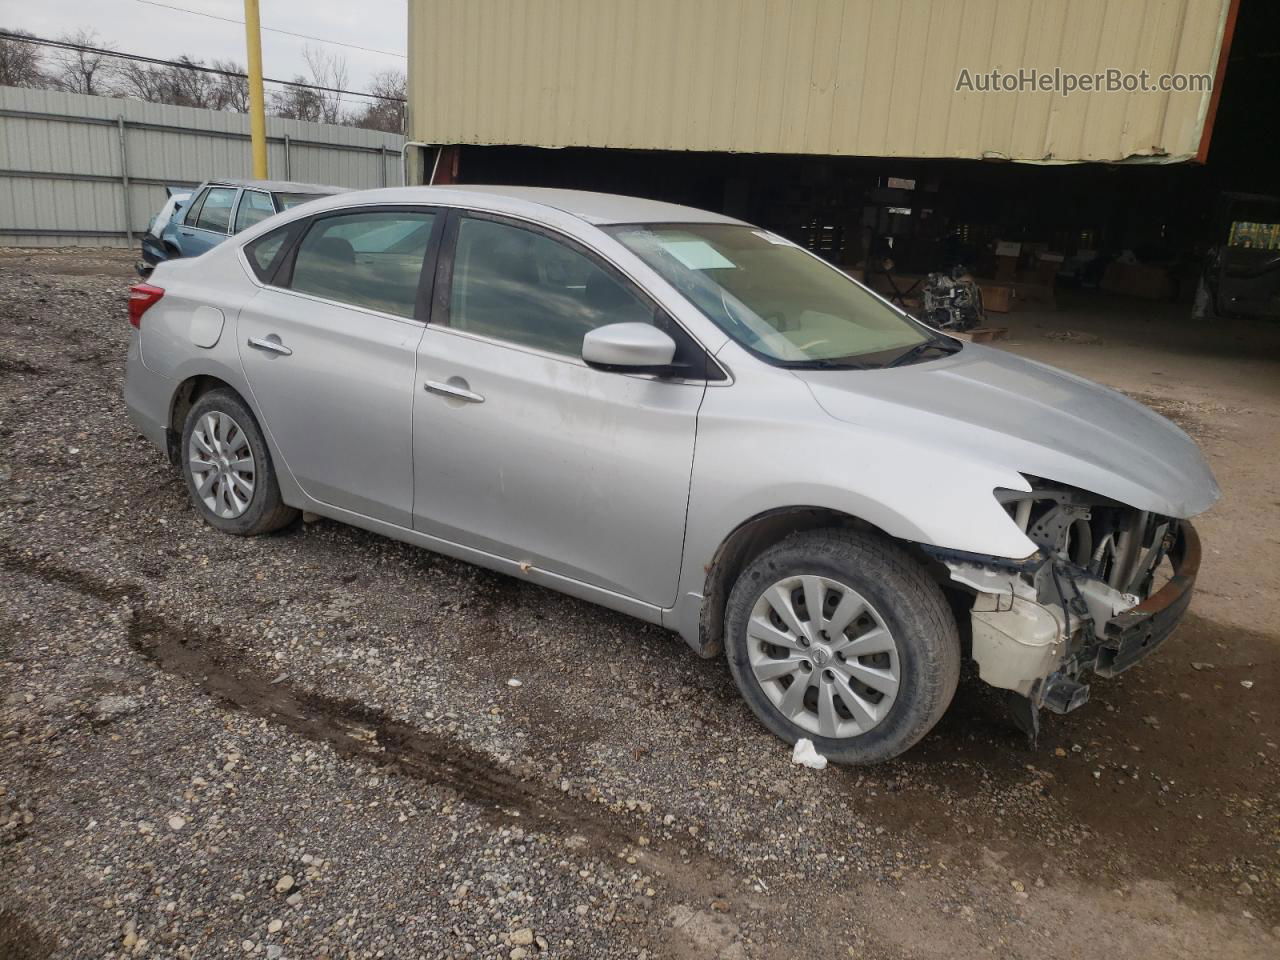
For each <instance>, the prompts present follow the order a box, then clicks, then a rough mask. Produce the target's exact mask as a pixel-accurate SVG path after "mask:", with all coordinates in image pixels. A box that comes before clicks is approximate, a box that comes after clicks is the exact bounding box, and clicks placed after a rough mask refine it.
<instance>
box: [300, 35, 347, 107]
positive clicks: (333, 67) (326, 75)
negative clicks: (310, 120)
mask: <svg viewBox="0 0 1280 960" xmlns="http://www.w3.org/2000/svg"><path fill="white" fill-rule="evenodd" d="M302 59H303V60H305V61H306V62H307V69H308V70H310V71H311V82H312V83H314V84H315V85H316V86H320V87H332V88H335V89H339V90H345V89H346V86H347V58H346V57H344V56H342V55H341V54H338V53H325V52H324V50H322V49H320V48H319V47H313V46H311V44H307V45H306V46H305V47H303V48H302ZM315 93H316V95H317V96H318V97H319V99H320V119H321V120H323V121H324V122H325V123H339V122H341V120H342V94H340V93H333V92H331V91H321V90H317V91H315Z"/></svg>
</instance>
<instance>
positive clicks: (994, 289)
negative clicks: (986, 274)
mask: <svg viewBox="0 0 1280 960" xmlns="http://www.w3.org/2000/svg"><path fill="white" fill-rule="evenodd" d="M978 286H979V289H981V290H982V307H983V309H984V310H986V311H987V313H1008V312H1009V311H1010V310H1012V309H1013V287H1009V286H1005V285H1004V284H999V283H983V284H979V285H978Z"/></svg>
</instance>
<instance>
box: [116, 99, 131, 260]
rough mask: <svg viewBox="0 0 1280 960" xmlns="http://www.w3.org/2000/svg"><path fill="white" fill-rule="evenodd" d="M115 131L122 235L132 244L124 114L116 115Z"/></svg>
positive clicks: (127, 153) (127, 152)
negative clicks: (122, 202) (122, 205)
mask: <svg viewBox="0 0 1280 960" xmlns="http://www.w3.org/2000/svg"><path fill="white" fill-rule="evenodd" d="M116 132H117V133H119V135H120V186H121V187H122V188H123V191H122V192H123V195H124V235H125V237H126V238H127V239H128V241H129V246H131V247H132V246H133V225H132V224H131V223H130V222H129V216H130V211H129V150H128V148H127V147H126V146H125V134H124V114H120V115H119V116H117V117H116Z"/></svg>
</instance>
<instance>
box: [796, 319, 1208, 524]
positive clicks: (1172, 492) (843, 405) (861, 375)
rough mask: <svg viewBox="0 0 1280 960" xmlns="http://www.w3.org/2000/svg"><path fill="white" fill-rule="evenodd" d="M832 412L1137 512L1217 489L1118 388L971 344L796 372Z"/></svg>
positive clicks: (1159, 509) (1174, 431)
mask: <svg viewBox="0 0 1280 960" xmlns="http://www.w3.org/2000/svg"><path fill="white" fill-rule="evenodd" d="M791 372H792V373H794V374H795V375H796V376H797V377H799V378H800V379H801V380H803V381H804V382H805V383H806V384H807V385H808V387H809V389H810V391H811V392H812V393H813V396H814V399H815V400H817V402H818V404H819V405H820V406H821V407H822V408H823V409H824V410H825V411H826V412H827V413H829V414H830V415H831V416H833V417H835V418H836V419H838V420H843V421H846V422H848V423H851V424H856V425H858V426H859V427H861V428H864V429H866V430H868V431H870V432H884V433H889V434H891V435H893V436H894V437H896V438H898V439H908V438H909V439H913V440H916V441H918V442H919V443H921V444H922V445H924V446H925V447H926V448H927V449H928V450H929V451H930V452H934V451H936V452H937V454H938V455H939V459H938V463H939V475H938V482H939V483H946V473H945V470H946V461H947V460H948V459H949V458H961V459H964V460H970V461H973V460H980V461H984V462H987V463H998V464H999V465H1001V466H1003V467H1006V468H1008V469H1010V470H1013V471H1017V472H1018V473H1023V474H1030V475H1033V476H1037V477H1042V478H1044V479H1046V480H1053V481H1057V482H1058V483H1064V484H1069V485H1071V486H1074V487H1079V488H1080V489H1082V490H1087V491H1089V492H1091V493H1097V494H1101V495H1102V496H1104V497H1110V498H1111V499H1113V500H1118V501H1120V502H1121V503H1125V504H1128V505H1130V506H1133V507H1136V508H1138V509H1140V510H1151V511H1154V512H1156V513H1160V514H1163V515H1165V516H1170V517H1179V518H1185V517H1191V516H1194V515H1195V514H1198V513H1201V512H1203V511H1204V510H1207V509H1208V508H1209V507H1210V506H1212V505H1213V504H1214V503H1215V502H1216V501H1217V499H1218V496H1219V492H1218V485H1217V483H1216V482H1215V481H1214V479H1213V474H1212V473H1211V472H1210V470H1209V466H1208V464H1207V463H1205V460H1204V457H1203V456H1202V455H1201V453H1200V450H1199V448H1198V447H1197V446H1196V444H1195V441H1193V440H1192V439H1191V438H1190V437H1189V436H1187V435H1186V434H1185V433H1184V432H1183V431H1182V430H1180V429H1179V428H1178V427H1176V426H1174V425H1173V424H1172V423H1170V422H1169V421H1168V420H1166V419H1165V418H1164V417H1162V416H1160V415H1159V414H1157V413H1155V412H1154V411H1152V410H1150V409H1148V408H1147V407H1144V406H1143V405H1142V404H1140V403H1137V402H1136V401H1134V400H1130V399H1129V398H1128V397H1126V396H1124V395H1123V394H1120V393H1117V392H1116V391H1114V390H1110V389H1108V388H1106V387H1103V386H1100V385H1098V384H1096V383H1093V382H1092V381H1089V380H1085V379H1084V378H1083V377H1077V376H1075V375H1073V374H1070V373H1066V372H1065V371H1062V370H1057V369H1055V368H1053V367H1050V366H1046V365H1045V364H1042V363H1036V362H1035V361H1033V360H1026V359H1023V358H1022V357H1017V356H1014V355H1013V354H1010V353H1005V352H1004V351H1001V350H994V349H992V348H990V347H984V346H981V345H978V344H966V345H965V347H964V349H963V350H960V351H959V352H958V353H955V354H952V355H951V356H949V357H945V358H942V359H939V360H931V361H926V362H924V363H918V364H914V365H910V366H904V367H895V368H891V369H881V370H793V371H791Z"/></svg>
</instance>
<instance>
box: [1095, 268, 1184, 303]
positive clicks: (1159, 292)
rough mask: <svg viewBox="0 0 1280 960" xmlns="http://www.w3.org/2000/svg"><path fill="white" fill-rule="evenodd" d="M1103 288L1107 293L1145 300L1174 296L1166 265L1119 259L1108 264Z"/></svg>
mask: <svg viewBox="0 0 1280 960" xmlns="http://www.w3.org/2000/svg"><path fill="white" fill-rule="evenodd" d="M1102 289H1103V290H1105V291H1107V293H1118V294H1120V295H1122V296H1126V297H1140V298H1142V299H1143V300H1168V299H1170V298H1171V297H1172V296H1173V285H1172V284H1171V283H1170V281H1169V271H1168V270H1167V269H1166V268H1165V267H1162V266H1156V265H1154V264H1145V263H1120V262H1119V261H1118V260H1117V261H1113V262H1111V263H1109V264H1107V271H1106V273H1104V274H1103V275H1102Z"/></svg>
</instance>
